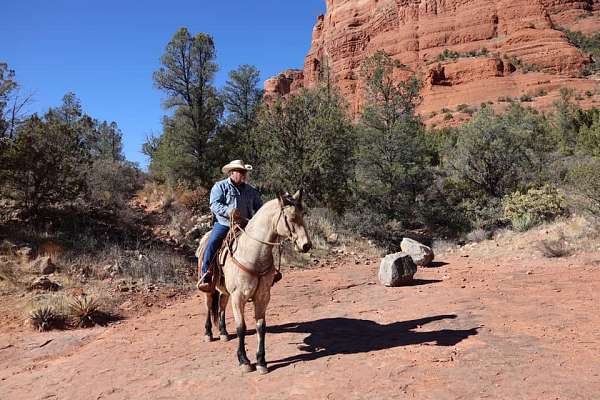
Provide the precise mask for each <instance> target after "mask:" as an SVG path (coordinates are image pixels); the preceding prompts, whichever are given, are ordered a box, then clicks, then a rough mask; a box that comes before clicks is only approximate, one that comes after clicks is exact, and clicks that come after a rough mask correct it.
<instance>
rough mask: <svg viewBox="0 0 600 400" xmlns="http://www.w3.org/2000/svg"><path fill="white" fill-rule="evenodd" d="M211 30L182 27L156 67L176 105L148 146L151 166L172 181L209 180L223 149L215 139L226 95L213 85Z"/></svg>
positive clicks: (159, 80)
mask: <svg viewBox="0 0 600 400" xmlns="http://www.w3.org/2000/svg"><path fill="white" fill-rule="evenodd" d="M215 56H216V53H215V46H214V42H213V39H212V37H211V36H210V35H207V34H204V33H200V34H197V35H196V36H192V35H191V34H190V33H189V32H188V30H187V29H186V28H181V29H179V30H178V31H177V32H176V33H175V35H174V36H173V38H172V39H171V41H170V42H169V43H168V44H167V47H166V49H165V53H164V54H163V56H162V57H161V68H160V69H159V70H158V71H156V72H155V73H154V83H155V85H156V87H157V88H159V89H160V90H162V91H164V92H165V93H166V94H167V98H166V100H165V102H164V106H165V108H167V109H170V110H174V113H173V115H172V116H165V117H164V118H163V134H162V136H161V137H160V139H157V140H155V139H153V138H151V139H150V140H151V142H150V143H147V144H146V145H145V146H144V151H145V152H146V154H148V155H150V158H151V161H150V171H151V172H152V173H153V174H155V175H156V176H157V177H158V178H159V179H162V180H165V181H167V182H168V183H170V184H171V185H175V184H176V183H177V182H178V181H183V182H185V183H187V184H190V185H192V184H198V183H200V184H202V183H203V184H206V185H208V184H209V183H210V182H211V180H212V178H213V177H214V176H215V173H216V171H218V170H217V169H216V168H215V165H216V164H217V162H215V160H214V158H215V157H216V156H218V155H219V154H221V151H220V149H219V148H218V146H217V145H218V143H217V142H215V141H212V140H211V139H212V138H214V137H215V136H216V135H217V134H218V133H219V132H218V129H219V127H220V119H221V116H222V115H223V101H222V99H221V97H220V96H219V94H218V93H217V90H216V88H215V87H214V85H213V80H214V76H215V73H216V71H217V69H218V68H217V64H216V63H215V62H214V60H215Z"/></svg>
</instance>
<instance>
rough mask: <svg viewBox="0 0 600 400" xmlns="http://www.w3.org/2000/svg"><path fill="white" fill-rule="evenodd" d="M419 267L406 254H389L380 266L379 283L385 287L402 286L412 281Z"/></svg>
mask: <svg viewBox="0 0 600 400" xmlns="http://www.w3.org/2000/svg"><path fill="white" fill-rule="evenodd" d="M416 272H417V266H416V265H415V263H414V262H413V260H412V258H411V257H410V255H408V254H406V253H394V254H388V255H387V256H385V257H384V258H383V259H382V260H381V264H380V266H379V281H380V282H381V284H382V285H384V286H401V285H405V284H407V283H409V282H411V281H412V279H413V276H414V275H415V273H416Z"/></svg>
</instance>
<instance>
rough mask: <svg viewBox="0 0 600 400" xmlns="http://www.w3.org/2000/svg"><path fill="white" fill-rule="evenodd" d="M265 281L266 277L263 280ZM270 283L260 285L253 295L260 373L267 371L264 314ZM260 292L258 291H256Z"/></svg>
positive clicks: (268, 298) (257, 362)
mask: <svg viewBox="0 0 600 400" xmlns="http://www.w3.org/2000/svg"><path fill="white" fill-rule="evenodd" d="M264 281H265V282H266V281H267V280H266V279H265V280H264ZM269 282H270V281H269ZM270 289H271V288H270V284H269V285H267V284H264V285H260V286H259V288H258V289H257V293H255V295H254V319H255V320H256V336H257V339H258V350H257V351H256V370H257V371H258V372H259V373H260V374H266V373H267V372H269V370H268V369H267V361H266V359H265V334H266V333H267V323H266V321H265V314H266V312H267V306H268V305H269V300H270V297H271V293H270ZM259 291H260V292H261V293H258V292H259Z"/></svg>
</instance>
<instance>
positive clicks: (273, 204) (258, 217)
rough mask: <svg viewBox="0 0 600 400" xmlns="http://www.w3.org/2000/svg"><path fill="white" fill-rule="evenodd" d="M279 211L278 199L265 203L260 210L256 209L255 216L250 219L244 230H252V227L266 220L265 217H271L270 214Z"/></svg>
mask: <svg viewBox="0 0 600 400" xmlns="http://www.w3.org/2000/svg"><path fill="white" fill-rule="evenodd" d="M277 210H279V199H277V198H275V199H272V200H269V201H267V202H266V203H265V204H263V206H262V207H261V208H259V209H258V211H257V212H256V214H254V216H253V217H252V218H251V219H250V221H249V222H248V226H247V227H246V229H252V228H253V227H254V225H257V224H260V223H264V221H262V220H263V219H265V218H267V217H266V216H267V215H271V214H270V213H274V212H275V211H277Z"/></svg>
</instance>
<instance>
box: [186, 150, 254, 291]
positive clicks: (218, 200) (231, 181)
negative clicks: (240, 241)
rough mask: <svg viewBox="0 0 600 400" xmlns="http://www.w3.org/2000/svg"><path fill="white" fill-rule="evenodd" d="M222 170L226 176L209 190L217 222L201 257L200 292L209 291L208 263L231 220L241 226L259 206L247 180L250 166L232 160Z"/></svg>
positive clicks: (227, 229)
mask: <svg viewBox="0 0 600 400" xmlns="http://www.w3.org/2000/svg"><path fill="white" fill-rule="evenodd" d="M222 171H223V173H224V174H226V175H228V178H226V179H223V180H221V181H219V182H217V183H215V185H214V186H213V187H212V190H211V191H210V209H211V211H212V212H213V214H214V215H215V216H216V222H215V224H214V226H213V229H212V233H211V235H210V239H209V240H208V243H207V245H206V251H205V252H204V258H203V259H202V277H201V278H200V282H199V283H198V289H200V290H202V291H208V290H210V286H211V282H212V271H211V270H210V269H209V265H210V263H211V262H212V261H213V258H214V257H215V256H216V255H217V253H218V252H219V249H220V248H221V245H222V243H223V240H224V239H225V237H226V236H227V233H228V232H229V229H230V220H234V221H236V222H237V223H239V224H240V225H241V226H242V227H244V226H246V224H247V223H248V221H249V220H250V218H252V217H253V216H254V214H256V212H257V211H258V209H259V208H260V207H261V206H262V200H261V198H260V194H259V193H258V190H256V189H255V188H254V187H252V186H251V185H250V184H249V183H247V182H246V180H247V177H248V171H252V165H248V164H244V162H243V161H242V160H234V161H232V162H230V163H229V164H227V165H225V166H224V167H223V169H222Z"/></svg>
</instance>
